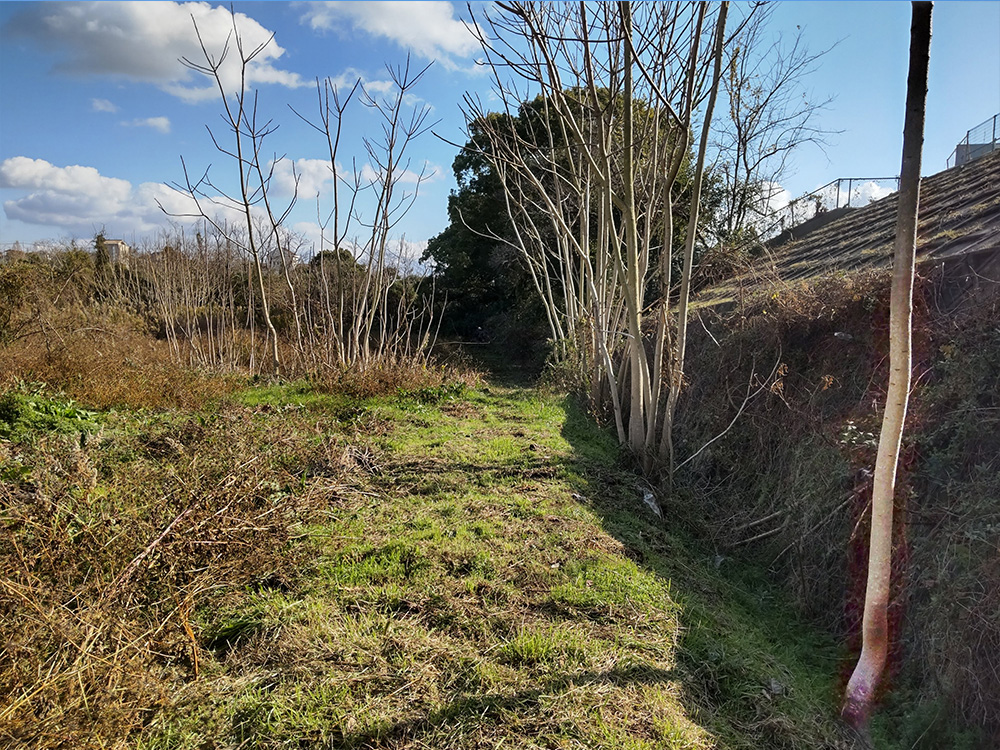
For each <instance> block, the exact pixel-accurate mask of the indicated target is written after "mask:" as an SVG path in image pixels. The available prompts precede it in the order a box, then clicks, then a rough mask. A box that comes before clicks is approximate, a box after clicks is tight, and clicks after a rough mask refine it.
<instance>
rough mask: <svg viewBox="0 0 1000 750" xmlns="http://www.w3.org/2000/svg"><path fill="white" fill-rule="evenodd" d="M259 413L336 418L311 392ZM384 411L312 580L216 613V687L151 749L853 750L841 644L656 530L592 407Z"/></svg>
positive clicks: (147, 743)
mask: <svg viewBox="0 0 1000 750" xmlns="http://www.w3.org/2000/svg"><path fill="white" fill-rule="evenodd" d="M251 399H256V400H251ZM239 400H240V401H241V402H242V403H257V404H260V403H267V404H270V406H271V407H272V408H277V409H281V408H285V407H287V406H288V405H303V406H305V407H306V408H309V409H314V410H316V413H321V412H322V411H323V409H324V408H326V407H324V405H323V404H324V402H323V400H322V399H311V397H309V395H308V394H306V393H302V392H298V391H297V390H296V389H295V388H292V389H290V390H289V391H288V392H287V393H286V394H285V395H284V396H282V391H281V390H280V389H278V390H276V389H274V388H271V389H268V391H267V392H265V393H264V394H258V395H256V396H252V397H248V396H246V395H243V396H240V397H239ZM331 408H334V409H336V408H340V406H338V405H336V404H335V405H333V406H332V407H331ZM363 410H364V412H365V413H366V414H368V415H370V417H371V418H372V419H374V420H375V421H377V422H378V423H380V424H383V425H386V426H387V427H386V428H385V429H384V430H383V431H382V432H381V433H380V434H375V435H370V436H368V437H366V438H362V442H363V443H364V445H363V446H362V448H363V451H364V452H365V453H366V454H368V455H370V456H371V460H370V465H369V466H367V467H360V469H359V472H358V475H357V486H356V488H355V490H354V491H353V492H348V493H346V495H347V496H346V497H342V498H338V500H337V502H335V503H332V504H331V506H330V507H329V508H328V509H327V510H326V511H325V513H324V515H325V520H324V521H323V522H322V523H316V524H314V525H312V526H310V528H309V536H308V538H307V539H304V540H303V542H302V543H303V544H306V545H308V546H309V547H310V549H311V553H310V555H311V561H310V563H309V565H308V569H307V570H304V571H303V572H302V575H301V577H300V578H299V579H298V581H297V582H296V586H295V587H294V589H293V590H291V591H286V592H282V593H281V594H280V595H274V596H270V597H263V598H262V596H261V595H260V594H254V593H251V592H247V593H245V594H243V595H234V596H233V597H232V606H231V607H230V608H229V609H227V610H226V611H207V610H202V611H200V612H199V614H198V617H199V623H200V628H201V631H200V638H201V642H202V643H203V644H204V645H205V648H206V653H205V655H204V657H203V661H202V664H203V668H204V673H203V676H202V677H201V678H200V679H199V680H197V681H188V682H187V683H185V684H182V685H178V686H177V692H176V693H175V694H174V696H173V698H172V700H171V705H170V707H169V708H168V709H167V710H165V711H163V712H162V713H160V714H159V715H158V716H157V717H156V718H155V719H154V720H153V721H152V722H151V723H150V724H149V726H148V727H147V728H146V729H145V730H144V732H143V734H142V740H141V743H140V744H141V746H142V747H144V748H147V750H153V749H154V748H176V749H178V750H179V749H180V748H203V747H226V746H240V747H244V748H272V747H275V748H276V747H286V746H291V745H294V746H296V747H316V748H319V747H357V748H368V747H385V748H410V747H413V748H416V747H434V748H467V747H524V748H530V747H546V748H549V747H552V748H563V747H565V748H575V747H608V748H611V747H615V748H619V747H621V748H710V747H724V748H760V747H767V748H805V747H810V748H821V747H839V746H841V745H840V744H838V742H839V740H838V730H837V728H836V726H835V724H834V722H833V720H832V714H833V710H834V709H833V703H832V700H831V699H832V696H833V690H834V685H833V681H834V676H835V671H836V663H837V662H836V659H837V652H836V649H835V648H834V647H833V645H832V644H831V643H830V642H828V641H826V640H824V638H823V637H822V636H819V635H817V634H815V633H811V632H809V631H808V630H807V629H805V628H804V627H802V626H800V625H796V624H795V622H794V617H793V616H792V615H791V614H790V612H789V610H788V609H787V607H784V606H783V605H782V603H781V601H780V598H779V597H778V596H777V594H775V593H774V592H773V591H771V590H770V589H769V588H768V587H767V586H766V584H764V583H763V580H762V578H760V577H759V576H757V577H754V576H746V575H744V576H741V578H740V580H738V581H732V580H728V579H727V577H726V575H725V571H717V570H715V568H714V566H712V564H711V561H710V560H709V559H708V556H707V555H704V554H703V553H702V552H700V551H699V550H697V549H696V548H694V547H693V546H692V545H690V544H689V543H687V542H685V541H684V540H683V539H681V538H679V537H677V536H674V535H672V534H671V533H670V532H669V531H667V530H664V529H663V528H662V527H661V526H660V525H658V524H657V523H656V522H655V520H654V519H652V518H650V517H647V516H646V515H645V511H644V510H643V506H642V505H641V500H640V498H639V494H638V489H637V487H636V485H635V481H634V478H633V477H632V475H631V474H630V472H629V468H628V465H627V462H624V461H621V460H620V459H619V451H618V448H617V446H616V445H615V442H614V440H613V438H610V437H609V436H608V435H607V434H606V433H604V432H602V431H600V430H598V429H597V428H595V427H593V426H592V425H591V424H590V423H589V422H588V421H587V419H586V417H585V416H584V415H583V414H582V413H581V412H580V411H579V410H578V409H577V408H576V407H575V406H574V405H573V404H572V403H571V402H570V401H569V400H567V399H564V398H562V397H559V396H557V395H550V394H543V393H540V392H538V391H532V390H522V389H510V390H508V389H501V388H497V387H486V388H483V389H481V390H474V391H464V390H463V391H462V392H458V393H456V392H445V393H444V394H442V393H438V392H436V393H434V394H430V395H429V394H419V395H416V396H415V395H414V394H410V393H401V394H397V395H396V396H395V397H385V398H380V399H373V400H369V401H368V402H366V403H365V405H364V407H363ZM359 437H361V436H359Z"/></svg>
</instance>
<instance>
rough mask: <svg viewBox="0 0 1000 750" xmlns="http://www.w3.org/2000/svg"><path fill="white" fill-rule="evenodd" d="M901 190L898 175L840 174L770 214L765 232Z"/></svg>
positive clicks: (785, 227) (775, 233)
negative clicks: (852, 175)
mask: <svg viewBox="0 0 1000 750" xmlns="http://www.w3.org/2000/svg"><path fill="white" fill-rule="evenodd" d="M898 191H899V178H898V177H840V178H839V179H836V180H831V181H830V182H828V183H826V184H825V185H823V186H822V187H819V188H817V189H816V190H813V191H812V192H811V193H806V194H805V195H802V196H800V197H798V198H795V199H794V200H791V201H789V202H788V204H787V205H785V206H783V207H781V208H779V209H777V210H776V211H774V212H773V213H772V214H771V215H770V217H769V223H770V227H769V231H766V232H765V233H764V234H765V236H775V235H778V234H780V233H781V232H783V231H784V230H785V229H790V228H792V227H795V226H798V225H799V224H802V223H804V222H806V221H809V220H810V219H812V218H813V217H814V216H816V215H818V214H822V213H826V212H827V211H833V210H835V209H838V208H857V207H860V206H866V205H868V204H869V203H872V202H873V201H877V200H881V199H882V198H885V197H886V196H888V195H892V194H893V193H895V192H898Z"/></svg>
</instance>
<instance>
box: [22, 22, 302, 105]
mask: <svg viewBox="0 0 1000 750" xmlns="http://www.w3.org/2000/svg"><path fill="white" fill-rule="evenodd" d="M192 18H193V19H194V22H195V23H197V25H198V30H199V32H200V33H201V37H202V40H203V41H204V43H205V47H206V49H207V50H208V52H209V54H210V55H212V56H213V57H214V58H216V59H219V58H221V56H222V53H223V50H224V49H225V46H226V42H227V40H228V39H229V37H230V34H231V33H232V30H233V22H234V19H235V22H236V26H237V28H238V30H239V33H240V35H241V36H242V39H243V45H244V49H246V50H253V49H255V48H256V47H257V46H258V45H261V44H267V46H266V47H265V48H264V49H263V50H262V51H261V52H260V54H259V55H258V57H257V58H256V59H255V60H254V61H253V62H252V63H251V64H250V66H249V68H248V83H249V84H250V85H254V84H266V83H271V84H278V85H282V86H288V87H291V88H296V87H300V86H308V85H312V84H311V83H309V82H307V81H303V80H302V79H301V78H300V77H299V75H298V74H297V73H292V72H289V71H286V70H281V69H279V68H277V67H276V63H277V61H278V60H279V59H280V58H281V57H282V56H283V55H284V53H285V50H284V49H282V48H281V47H280V46H279V45H278V44H277V42H276V41H273V40H272V41H271V42H270V43H268V39H270V37H271V31H269V30H268V29H266V28H264V27H263V26H261V25H260V24H259V23H258V22H257V21H255V20H254V19H252V18H250V17H249V16H247V15H245V14H243V13H236V14H235V16H234V15H233V14H231V13H230V11H229V10H228V9H227V8H225V7H222V6H217V7H213V6H212V5H210V4H209V3H207V2H185V3H179V2H114V3H109V2H63V3H37V4H36V3H33V4H30V5H28V6H26V7H25V8H24V9H23V10H21V11H20V12H19V13H18V14H17V15H15V16H13V17H12V18H11V20H10V21H9V22H8V24H7V26H6V28H5V30H6V31H7V32H8V33H9V34H11V35H17V36H21V37H25V38H28V39H31V40H33V41H35V42H37V43H38V44H40V45H41V46H43V47H45V48H47V49H50V50H52V51H53V52H54V53H55V54H56V55H57V56H58V58H59V62H58V63H57V64H56V65H55V67H54V70H56V71H58V72H61V73H66V74H70V75H102V76H111V77H114V78H120V79H125V80H131V81H141V82H148V83H152V84H155V85H157V86H159V87H160V88H162V89H163V90H164V91H167V92H168V93H170V94H173V95H174V96H177V97H179V98H181V99H183V100H185V101H189V102H195V101H201V100H204V99H211V98H214V97H216V96H218V91H217V89H216V88H215V86H214V83H209V79H207V78H206V77H204V76H202V75H199V74H197V73H195V72H194V71H191V70H189V69H187V68H186V67H184V65H183V64H182V63H181V62H179V60H180V58H188V59H190V60H192V61H194V62H196V63H203V62H204V61H205V57H204V54H203V53H202V50H201V47H200V45H199V43H198V37H197V35H196V34H195V29H194V25H193V24H192ZM237 58H238V54H237V53H236V50H235V45H230V50H229V54H228V55H227V56H226V58H225V61H224V63H223V64H222V67H221V68H220V77H221V78H222V81H223V85H224V87H225V89H226V91H227V92H235V91H237V90H238V89H239V85H240V76H239V69H238V59H237ZM95 101H97V100H95ZM101 101H103V100H101ZM95 106H96V105H95ZM102 111H103V110H102Z"/></svg>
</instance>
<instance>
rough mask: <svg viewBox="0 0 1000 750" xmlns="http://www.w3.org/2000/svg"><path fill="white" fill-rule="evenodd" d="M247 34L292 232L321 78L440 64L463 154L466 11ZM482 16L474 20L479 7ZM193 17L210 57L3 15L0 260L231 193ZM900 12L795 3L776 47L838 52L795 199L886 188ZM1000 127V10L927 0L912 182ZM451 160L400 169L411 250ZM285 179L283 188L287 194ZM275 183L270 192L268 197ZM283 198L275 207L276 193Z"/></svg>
mask: <svg viewBox="0 0 1000 750" xmlns="http://www.w3.org/2000/svg"><path fill="white" fill-rule="evenodd" d="M234 7H235V12H236V14H237V21H238V25H239V27H240V29H241V31H242V33H243V34H244V35H245V36H246V37H247V38H248V39H249V40H250V41H253V42H256V41H258V40H260V41H263V40H264V39H266V38H267V37H268V36H269V35H270V33H272V32H273V33H274V35H275V37H274V43H273V44H272V46H271V47H269V48H268V50H267V51H266V52H265V54H264V55H263V56H262V58H261V59H260V65H258V67H257V69H256V71H255V79H256V80H255V82H254V85H255V87H256V88H257V89H259V92H260V107H261V113H262V114H266V115H267V116H268V117H272V118H273V119H274V122H275V123H276V124H278V125H279V129H278V130H277V131H276V132H275V134H274V135H273V136H272V137H271V138H270V139H269V141H268V143H267V145H266V149H267V150H268V152H272V151H273V152H274V153H275V154H277V155H279V156H280V155H284V156H286V157H287V159H288V160H294V161H295V162H296V163H297V164H298V165H299V167H300V172H301V174H302V175H303V183H302V188H301V189H300V193H301V194H303V196H309V197H304V198H303V200H301V201H300V204H299V207H298V208H297V209H296V212H295V213H294V214H293V215H292V217H291V222H290V223H291V224H292V225H293V226H294V227H295V228H297V229H299V230H300V231H302V232H304V233H305V234H306V235H307V236H309V237H310V238H313V239H315V237H316V234H317V231H316V226H315V225H316V222H317V209H316V202H315V198H314V197H312V196H314V195H315V193H316V192H317V191H323V190H326V191H327V192H328V188H329V183H328V181H325V172H324V171H323V167H322V162H321V161H320V160H322V159H323V157H324V149H325V144H324V142H323V141H322V140H321V139H320V138H319V136H318V134H316V133H315V131H312V130H311V129H310V128H308V127H307V126H306V125H304V124H303V123H302V122H301V121H299V120H298V118H296V116H295V115H294V114H293V113H292V112H291V110H290V109H289V107H294V108H295V109H296V110H298V111H300V112H302V113H303V114H305V115H307V116H311V115H312V114H313V113H314V112H315V111H316V91H315V83H314V82H315V79H316V78H317V77H320V78H325V77H327V76H329V77H332V78H334V79H335V80H337V81H340V82H349V81H353V80H354V79H356V78H358V77H360V78H362V80H364V81H365V82H366V83H367V84H368V85H369V86H371V87H372V89H373V90H374V91H381V90H383V88H384V83H385V81H386V80H387V79H388V76H387V73H386V70H385V65H386V64H387V63H388V64H390V65H394V66H400V65H403V64H405V62H406V58H407V55H408V54H409V57H410V64H411V66H412V67H414V68H420V67H422V66H424V65H426V64H428V63H431V62H433V65H432V66H431V68H430V70H429V71H428V72H427V74H426V75H425V77H424V79H423V80H422V81H421V82H420V83H419V84H418V86H417V87H416V88H415V89H414V91H413V93H414V94H415V96H416V97H417V98H418V100H417V101H414V102H413V103H414V104H415V105H416V106H427V107H430V109H431V111H430V117H429V122H434V123H436V124H435V126H434V130H435V132H437V133H439V134H441V135H442V136H443V137H444V138H446V139H448V140H450V141H456V142H462V141H464V136H463V132H464V131H463V118H462V114H461V110H460V106H459V105H460V102H461V98H462V95H463V93H464V92H466V91H474V92H476V91H478V92H481V93H482V94H483V95H484V97H485V96H487V95H488V87H489V83H488V79H487V78H486V77H485V76H484V75H483V74H482V71H481V70H480V69H477V67H476V66H475V60H476V58H477V56H478V47H477V45H476V43H475V42H474V40H473V39H472V38H471V36H470V35H469V33H468V31H467V30H466V28H465V26H464V25H463V23H462V19H463V18H466V19H467V18H468V14H467V10H466V7H465V5H464V4H459V3H448V2H405V3H390V2H385V3H378V2H371V3H369V2H351V3H312V2H237V3H235V5H234ZM477 7H478V8H479V9H483V8H484V7H487V6H483V5H481V4H480V5H478V6H477ZM192 13H193V14H194V15H196V17H197V18H198V22H199V27H200V28H201V30H202V33H203V35H204V36H205V38H206V40H207V41H208V43H209V44H210V46H211V45H213V44H214V45H216V47H217V48H220V47H221V44H222V40H224V39H225V36H226V33H227V31H228V30H229V28H230V26H231V17H230V15H229V11H228V5H220V4H216V3H174V2H160V3H125V2H99V3H90V2H43V3H20V2H0V101H2V102H3V106H2V108H0V203H2V211H0V247H6V246H8V245H9V244H10V243H12V242H14V241H15V240H19V241H21V242H22V243H31V242H33V241H36V240H44V239H65V238H70V237H77V238H82V239H87V238H90V237H92V236H93V234H94V233H95V231H96V230H98V229H100V228H101V227H103V228H104V229H105V230H106V232H107V234H108V235H109V236H116V237H117V236H122V237H125V238H126V239H129V240H132V239H133V238H134V239H136V240H139V239H141V238H143V237H152V236H154V235H155V234H156V232H157V231H158V229H159V228H161V227H166V226H167V219H166V217H165V216H164V215H163V214H162V212H161V211H160V209H159V208H158V206H157V200H159V201H160V202H161V203H164V204H165V205H174V206H180V205H181V204H180V203H179V202H178V201H179V199H178V198H177V196H176V195H174V194H172V193H171V191H170V190H169V188H168V187H167V184H168V183H172V182H176V181H180V180H182V179H183V172H182V169H181V162H180V159H181V157H182V156H183V158H184V160H185V162H186V163H187V165H188V168H189V170H190V171H191V172H192V173H199V174H200V173H201V172H203V171H204V170H205V169H206V168H208V167H209V166H210V165H211V170H212V171H211V174H212V175H213V177H214V178H215V179H217V180H218V181H219V182H220V183H223V184H224V183H225V182H226V180H227V175H228V174H229V173H231V172H232V169H233V165H232V163H231V161H229V160H228V159H227V158H226V157H224V156H222V155H221V154H218V153H217V152H216V151H215V149H214V146H213V144H212V141H211V139H210V137H209V134H208V132H207V131H206V125H208V126H211V127H212V128H213V129H214V130H215V131H216V133H217V135H218V136H219V137H220V138H224V137H225V132H224V129H223V128H222V123H221V120H220V112H221V105H220V101H219V98H218V96H217V95H216V94H214V93H213V92H211V91H208V90H206V89H205V86H206V84H207V81H206V80H205V79H199V78H198V77H197V76H195V75H193V74H191V73H190V72H189V71H186V69H185V68H184V67H183V66H181V65H180V63H178V58H179V57H182V56H189V57H190V56H195V55H197V54H198V48H197V47H196V46H195V45H196V40H195V38H194V34H193V26H192V24H191V15H192ZM909 19H910V6H909V3H906V2H790V3H783V4H781V5H780V6H779V7H778V8H777V10H776V12H775V15H774V19H773V21H774V23H773V29H774V33H775V34H778V33H781V34H784V35H786V36H790V35H794V34H795V33H796V30H797V28H798V27H800V28H801V30H802V33H803V39H804V41H805V43H806V44H807V45H808V47H809V48H810V50H812V51H819V50H822V49H826V48H829V47H833V49H832V50H831V51H830V52H829V53H828V54H827V55H826V56H825V57H824V58H823V59H822V61H821V63H820V65H819V68H818V70H817V71H816V72H815V73H814V74H813V75H812V76H811V78H810V79H809V81H808V89H809V90H810V92H811V95H812V96H815V97H820V98H826V97H833V98H834V100H833V102H832V104H831V105H830V106H829V108H828V109H827V110H826V111H825V112H824V113H823V114H822V121H821V123H820V124H821V126H822V127H824V128H825V129H828V130H835V131H842V132H841V133H839V134H837V135H833V136H831V137H830V139H829V140H830V146H829V147H828V148H827V149H826V151H825V153H824V152H821V151H820V150H818V149H816V148H807V149H804V150H803V151H802V152H801V153H800V154H799V155H798V156H797V157H796V159H795V167H796V170H795V173H794V174H792V175H789V176H788V178H787V179H786V180H785V183H784V187H785V188H786V189H787V190H788V191H789V193H790V194H792V195H799V194H802V193H804V192H807V191H809V190H812V189H814V188H816V187H818V186H820V185H822V184H824V183H827V182H829V181H830V180H832V179H834V178H837V177H868V176H888V175H894V174H896V173H897V172H898V170H899V161H900V149H901V144H902V120H903V102H904V98H905V86H906V67H907V50H908V44H909ZM357 104H358V106H355V107H353V108H352V109H351V110H350V111H349V112H348V116H347V129H346V131H345V146H346V148H347V150H348V151H349V153H348V152H347V151H345V153H344V156H343V157H342V159H341V161H343V162H345V163H346V162H349V161H350V158H351V156H354V157H356V159H357V162H356V164H357V166H358V168H359V169H361V168H362V167H363V165H364V164H365V163H366V155H365V153H364V149H363V145H362V142H361V139H362V137H363V136H364V135H365V134H369V135H372V134H375V133H377V123H376V121H375V120H374V119H373V117H372V113H371V112H370V111H368V110H366V109H365V108H364V107H362V106H360V104H359V103H357ZM998 111H1000V2H996V1H994V2H938V3H936V4H935V10H934V39H933V43H932V50H931V80H930V90H929V94H928V115H927V128H926V137H925V145H924V173H925V174H932V173H934V172H937V171H940V170H941V169H944V168H945V163H946V160H947V158H948V156H949V154H950V153H951V151H952V149H953V148H954V146H955V144H956V143H957V142H958V140H960V139H961V138H962V137H963V136H964V134H965V132H966V130H968V129H969V128H971V127H973V126H974V125H976V124H978V123H979V122H981V121H983V120H985V119H986V118H988V117H990V116H992V115H994V114H996V113H997V112H998ZM454 155H455V149H454V148H453V147H452V146H450V145H448V144H447V143H445V142H442V141H441V140H439V139H438V138H435V137H434V136H433V135H432V134H430V133H427V134H425V135H424V136H423V137H422V138H421V139H420V140H418V141H417V142H416V143H414V144H413V147H412V149H411V151H410V153H409V156H410V158H411V163H410V168H411V169H412V170H414V171H419V170H420V169H421V168H425V169H426V170H429V172H431V173H432V176H431V177H430V178H429V179H428V180H426V181H425V182H424V183H423V184H422V185H421V186H420V191H419V196H418V198H417V202H416V204H415V205H414V209H413V211H411V213H410V215H409V216H408V217H407V218H406V219H405V221H404V222H403V223H401V225H400V227H399V230H400V232H401V233H404V234H405V238H406V240H407V241H408V242H410V243H412V247H413V253H414V254H417V253H418V251H419V249H420V248H421V247H422V246H423V244H424V243H425V242H426V241H427V239H429V238H430V237H432V236H434V235H435V234H437V233H438V232H440V231H441V230H442V229H443V228H444V227H445V226H446V224H447V214H446V206H447V196H448V193H449V191H450V190H451V189H452V188H453V187H454V179H453V177H452V174H451V162H452V159H453V158H454ZM282 176H283V177H284V179H280V178H281V177H282ZM287 184H289V180H288V170H287V169H286V170H285V172H284V173H283V174H282V175H279V179H278V180H277V182H276V185H275V189H276V194H277V195H278V196H279V197H280V196H281V195H282V191H283V187H282V186H283V185H287ZM286 192H287V191H286Z"/></svg>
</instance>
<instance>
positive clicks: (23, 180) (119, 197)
mask: <svg viewBox="0 0 1000 750" xmlns="http://www.w3.org/2000/svg"><path fill="white" fill-rule="evenodd" d="M0 187H2V188H12V189H19V190H29V191H31V192H30V193H29V194H28V195H26V196H23V197H21V198H15V199H13V200H9V201H6V202H5V203H4V204H3V207H4V213H5V214H6V215H7V218H8V219H11V220H15V221H21V222H24V223H26V224H37V225H41V226H56V227H60V228H62V229H65V230H68V231H70V232H74V233H76V235H77V236H87V235H89V234H91V233H92V232H93V231H94V227H100V226H106V227H107V228H108V231H110V232H113V233H115V234H127V233H131V232H135V233H140V234H141V233H147V232H154V231H156V230H158V229H162V228H164V227H166V226H167V225H168V224H169V223H170V220H169V217H168V216H167V215H166V214H164V212H163V211H162V210H161V209H160V206H159V205H158V203H157V201H159V202H160V203H162V204H163V206H164V208H166V209H167V210H168V211H170V212H171V213H174V214H191V213H194V212H195V207H194V204H193V202H192V200H191V199H190V197H187V196H185V195H183V194H182V193H178V192H177V191H175V190H173V189H171V188H170V187H168V186H166V185H161V184H159V183H155V182H145V183H142V184H141V185H139V186H138V187H137V188H134V187H133V186H132V183H130V182H129V181H128V180H121V179H118V178H115V177H105V176H104V175H102V174H101V173H100V172H98V171H97V170H96V169H94V168H93V167H83V166H79V165H74V166H68V167H57V166H55V165H53V164H50V163H49V162H47V161H45V160H44V159H29V158H28V157H25V156H15V157H13V158H10V159H5V160H4V161H3V162H0Z"/></svg>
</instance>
